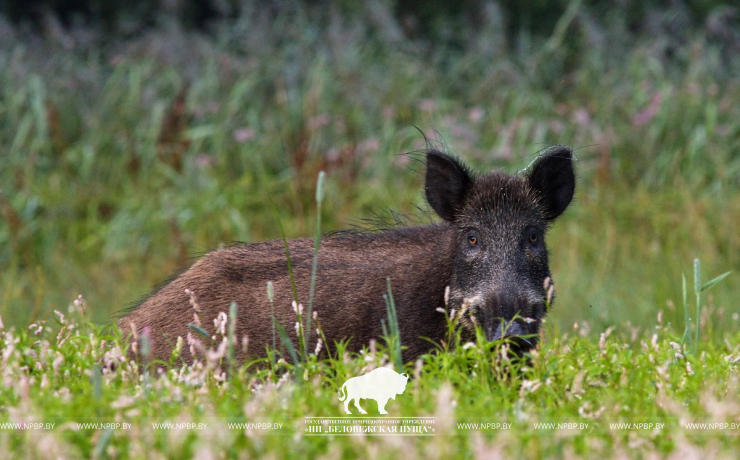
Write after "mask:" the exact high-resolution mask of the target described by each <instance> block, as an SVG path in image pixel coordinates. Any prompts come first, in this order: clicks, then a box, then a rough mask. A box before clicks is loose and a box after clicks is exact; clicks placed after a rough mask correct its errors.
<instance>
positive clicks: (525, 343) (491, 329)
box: [476, 291, 545, 352]
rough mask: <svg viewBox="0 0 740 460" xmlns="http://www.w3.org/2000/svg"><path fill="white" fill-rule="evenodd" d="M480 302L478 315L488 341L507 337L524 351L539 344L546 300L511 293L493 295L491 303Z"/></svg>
mask: <svg viewBox="0 0 740 460" xmlns="http://www.w3.org/2000/svg"><path fill="white" fill-rule="evenodd" d="M479 299H480V298H479ZM478 303H479V305H477V306H476V307H477V308H476V310H477V311H478V315H477V316H478V317H479V318H480V319H482V323H483V324H481V326H482V328H483V331H484V332H485V334H486V339H488V340H489V341H495V340H499V339H502V338H507V339H508V340H509V342H511V343H512V345H513V346H514V347H515V348H518V349H519V350H521V351H522V352H526V351H528V350H529V349H531V348H533V347H534V346H535V345H536V344H537V338H538V337H537V334H538V332H539V327H540V322H541V319H542V318H543V317H544V314H545V301H544V297H542V298H540V296H538V295H533V294H532V293H512V292H511V291H509V292H506V293H499V294H494V295H492V296H491V297H490V298H489V300H488V302H483V301H482V300H480V301H479V302H478ZM484 303H487V305H485V304H484Z"/></svg>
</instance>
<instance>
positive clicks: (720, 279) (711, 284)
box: [701, 271, 732, 292]
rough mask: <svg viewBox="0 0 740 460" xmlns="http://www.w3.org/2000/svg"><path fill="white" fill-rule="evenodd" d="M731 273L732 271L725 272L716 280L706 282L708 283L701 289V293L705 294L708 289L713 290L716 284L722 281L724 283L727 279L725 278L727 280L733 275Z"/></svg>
mask: <svg viewBox="0 0 740 460" xmlns="http://www.w3.org/2000/svg"><path fill="white" fill-rule="evenodd" d="M731 273H732V272H731V271H729V272H725V273H722V274H721V275H719V276H718V277H716V278H712V279H711V280H709V281H707V282H706V283H704V285H703V286H702V287H701V292H704V291H706V290H707V289H710V288H711V287H712V286H714V285H715V284H717V283H719V282H720V281H722V280H723V279H725V278H727V277H728V276H730V274H731Z"/></svg>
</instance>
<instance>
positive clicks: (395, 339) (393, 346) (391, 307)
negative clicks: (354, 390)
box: [381, 278, 403, 372]
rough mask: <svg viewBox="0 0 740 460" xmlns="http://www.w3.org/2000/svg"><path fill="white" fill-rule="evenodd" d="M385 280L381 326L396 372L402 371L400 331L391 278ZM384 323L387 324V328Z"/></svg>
mask: <svg viewBox="0 0 740 460" xmlns="http://www.w3.org/2000/svg"><path fill="white" fill-rule="evenodd" d="M385 280H386V283H387V286H388V294H383V300H385V308H386V322H385V323H381V327H382V328H383V336H384V337H385V341H386V342H387V343H388V349H389V352H390V354H391V359H392V361H393V365H394V367H395V368H396V372H402V371H403V358H402V355H401V331H400V330H399V329H398V315H397V314H396V302H395V300H394V299H393V292H392V290H391V279H390V278H386V279H385ZM386 324H387V325H388V327H387V328H386Z"/></svg>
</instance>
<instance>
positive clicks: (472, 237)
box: [468, 232, 478, 246]
mask: <svg viewBox="0 0 740 460" xmlns="http://www.w3.org/2000/svg"><path fill="white" fill-rule="evenodd" d="M468 244H470V246H477V245H478V234H477V233H476V232H470V233H468Z"/></svg>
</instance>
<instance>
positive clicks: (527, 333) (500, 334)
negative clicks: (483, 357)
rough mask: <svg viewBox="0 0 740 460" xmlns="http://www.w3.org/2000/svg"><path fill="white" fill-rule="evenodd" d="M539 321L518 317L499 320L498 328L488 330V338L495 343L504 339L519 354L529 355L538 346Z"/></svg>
mask: <svg viewBox="0 0 740 460" xmlns="http://www.w3.org/2000/svg"><path fill="white" fill-rule="evenodd" d="M539 322H540V321H539V320H538V319H535V318H522V317H516V318H514V319H513V320H509V321H506V320H504V319H502V318H498V321H494V323H498V327H492V328H486V331H485V332H486V338H487V339H488V341H490V342H493V341H496V340H501V339H504V340H505V341H506V343H507V344H508V345H509V346H510V347H511V349H512V351H513V352H515V353H517V354H522V353H527V352H528V351H530V350H532V349H533V348H535V347H536V346H537V341H538V336H537V332H538V331H539Z"/></svg>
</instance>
